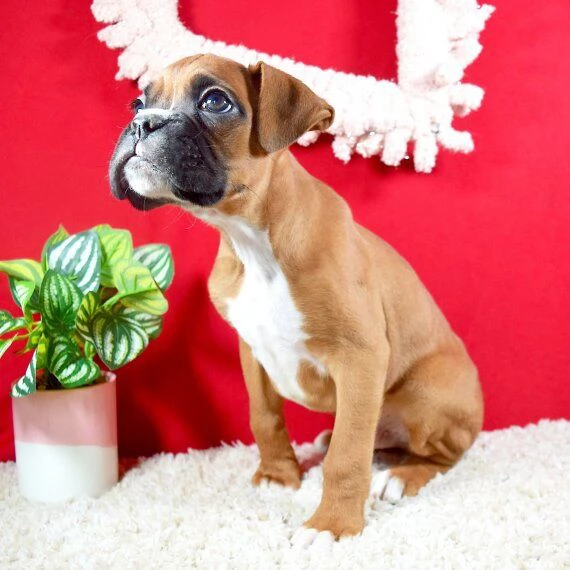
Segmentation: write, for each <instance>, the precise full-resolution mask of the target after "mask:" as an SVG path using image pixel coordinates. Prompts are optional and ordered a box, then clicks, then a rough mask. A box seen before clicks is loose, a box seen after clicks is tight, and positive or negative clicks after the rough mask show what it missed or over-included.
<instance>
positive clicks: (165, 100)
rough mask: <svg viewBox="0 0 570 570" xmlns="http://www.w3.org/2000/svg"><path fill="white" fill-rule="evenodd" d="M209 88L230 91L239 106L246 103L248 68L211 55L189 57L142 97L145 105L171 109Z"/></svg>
mask: <svg viewBox="0 0 570 570" xmlns="http://www.w3.org/2000/svg"><path fill="white" fill-rule="evenodd" d="M209 87H220V88H222V89H226V90H229V91H230V92H231V93H233V94H234V95H235V96H236V97H238V98H239V100H240V102H241V103H243V104H245V105H247V104H248V102H249V81H248V71H247V69H246V68H245V67H243V66H242V65H240V64H239V63H236V62H235V61H232V60H229V59H225V58H221V57H217V56H212V55H197V56H192V57H188V58H185V59H181V60H180V61H177V62H176V63H173V64H172V65H170V66H169V67H167V68H166V69H165V70H164V72H163V73H162V75H161V76H160V77H159V78H158V79H156V80H155V81H153V82H152V83H151V84H150V85H149V86H148V87H147V88H146V89H145V96H146V99H147V104H148V103H149V102H152V104H153V105H156V106H161V107H173V106H175V105H177V104H180V103H183V102H185V101H189V100H192V99H194V98H196V97H199V96H200V94H201V93H202V92H203V91H204V90H206V89H207V88H209ZM247 106H249V105H247Z"/></svg>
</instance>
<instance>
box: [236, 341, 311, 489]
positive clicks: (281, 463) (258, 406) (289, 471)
mask: <svg viewBox="0 0 570 570" xmlns="http://www.w3.org/2000/svg"><path fill="white" fill-rule="evenodd" d="M239 353H240V360H241V366H242V370H243V375H244V378H245V383H246V386H247V391H248V394H249V422H250V426H251V431H252V432H253V436H254V437H255V441H256V443H257V445H258V447H259V454H260V456H261V460H260V463H259V467H258V469H257V471H256V472H255V474H254V476H253V479H252V483H253V484H254V485H259V484H260V483H261V482H262V481H264V480H265V481H272V482H274V483H279V484H280V485H285V486H288V487H293V488H295V489H298V488H299V487H300V486H301V468H300V467H299V463H298V461H297V458H296V457H295V452H294V451H293V448H292V447H291V442H290V440H289V434H288V433H287V427H286V426H285V418H284V416H283V398H281V396H280V395H279V394H278V393H277V392H276V391H275V389H274V388H273V386H272V384H271V381H270V379H269V377H268V376H267V373H266V372H265V370H264V368H263V367H262V366H261V364H259V362H258V361H257V360H256V359H255V357H254V356H253V354H252V352H251V348H250V347H249V345H248V344H247V343H245V342H244V341H243V340H242V339H241V338H240V342H239Z"/></svg>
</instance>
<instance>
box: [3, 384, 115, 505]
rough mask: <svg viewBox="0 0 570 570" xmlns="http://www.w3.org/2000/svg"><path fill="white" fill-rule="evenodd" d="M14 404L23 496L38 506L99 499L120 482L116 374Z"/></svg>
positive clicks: (36, 395)
mask: <svg viewBox="0 0 570 570" xmlns="http://www.w3.org/2000/svg"><path fill="white" fill-rule="evenodd" d="M106 378H107V381H106V382H103V383H101V384H95V385H93V386H87V387H85V388H75V389H71V390H45V391H37V392H35V393H33V394H30V395H29V396H25V397H23V398H13V399H12V412H13V418H14V439H15V445H16V471H17V474H18V484H19V487H20V492H21V493H22V495H24V496H25V497H26V498H28V499H31V500H35V501H45V502H56V501H65V500H68V499H74V498H78V497H85V496H87V497H98V496H100V495H102V494H103V493H105V492H106V491H108V490H109V489H110V488H111V487H113V485H115V483H116V482H117V480H118V473H119V469H118V454H117V412H116V409H117V405H116V384H115V375H114V374H111V373H107V374H106Z"/></svg>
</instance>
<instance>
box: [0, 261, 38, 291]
mask: <svg viewBox="0 0 570 570" xmlns="http://www.w3.org/2000/svg"><path fill="white" fill-rule="evenodd" d="M0 271H2V272H3V273H6V275H8V277H14V279H20V280H22V281H32V282H33V283H35V284H36V285H38V286H40V285H41V284H42V278H43V276H44V270H43V269H42V266H41V265H40V264H39V263H38V262H37V261H34V260H33V259H13V260H11V261H0Z"/></svg>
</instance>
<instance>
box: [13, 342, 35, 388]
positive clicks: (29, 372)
mask: <svg viewBox="0 0 570 570" xmlns="http://www.w3.org/2000/svg"><path fill="white" fill-rule="evenodd" d="M36 360H37V353H36V352H34V355H33V356H32V360H30V364H28V368H27V369H26V373H25V374H24V375H23V376H22V377H21V378H20V379H19V380H18V381H17V382H16V384H14V386H12V397H13V398H21V397H22V396H27V395H28V394H32V393H33V392H35V391H36Z"/></svg>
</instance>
